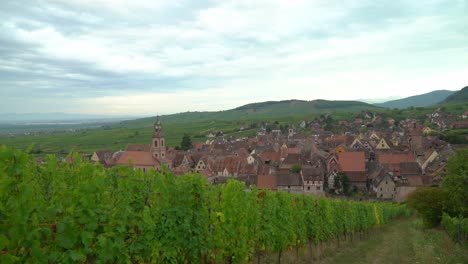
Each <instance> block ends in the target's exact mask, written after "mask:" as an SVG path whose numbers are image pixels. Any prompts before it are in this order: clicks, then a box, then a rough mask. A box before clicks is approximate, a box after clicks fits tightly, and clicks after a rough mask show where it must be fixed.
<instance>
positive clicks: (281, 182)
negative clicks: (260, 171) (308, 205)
mask: <svg viewBox="0 0 468 264" xmlns="http://www.w3.org/2000/svg"><path fill="white" fill-rule="evenodd" d="M276 185H277V186H302V178H301V175H300V174H299V173H291V172H289V171H279V172H277V174H276Z"/></svg>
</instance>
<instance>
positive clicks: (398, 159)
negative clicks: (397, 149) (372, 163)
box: [378, 153, 416, 177]
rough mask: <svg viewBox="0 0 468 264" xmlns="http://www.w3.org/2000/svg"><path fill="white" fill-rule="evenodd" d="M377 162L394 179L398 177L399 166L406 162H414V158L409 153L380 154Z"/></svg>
mask: <svg viewBox="0 0 468 264" xmlns="http://www.w3.org/2000/svg"><path fill="white" fill-rule="evenodd" d="M378 162H379V163H380V164H381V165H382V166H383V167H384V168H386V169H387V170H388V171H389V172H390V173H392V175H393V176H394V177H399V176H400V164H401V163H408V162H416V158H415V157H414V155H413V154H411V153H403V154H396V153H391V154H380V155H378Z"/></svg>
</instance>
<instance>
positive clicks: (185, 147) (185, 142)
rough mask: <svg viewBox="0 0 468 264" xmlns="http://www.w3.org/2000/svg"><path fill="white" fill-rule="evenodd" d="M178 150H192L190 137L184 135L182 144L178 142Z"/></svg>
mask: <svg viewBox="0 0 468 264" xmlns="http://www.w3.org/2000/svg"><path fill="white" fill-rule="evenodd" d="M180 148H181V149H183V150H189V149H191V148H192V139H191V138H190V135H188V134H184V136H183V137H182V142H180Z"/></svg>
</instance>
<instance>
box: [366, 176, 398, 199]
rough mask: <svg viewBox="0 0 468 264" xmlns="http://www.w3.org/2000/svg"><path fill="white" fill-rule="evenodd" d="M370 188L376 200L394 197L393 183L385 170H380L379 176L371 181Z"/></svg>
mask: <svg viewBox="0 0 468 264" xmlns="http://www.w3.org/2000/svg"><path fill="white" fill-rule="evenodd" d="M372 187H373V191H374V193H375V194H376V197H377V198H381V199H393V198H394V197H395V195H396V185H395V182H394V181H393V179H392V176H391V175H390V174H389V173H388V172H387V171H386V170H381V171H380V174H379V175H378V176H377V177H376V178H374V179H373V181H372Z"/></svg>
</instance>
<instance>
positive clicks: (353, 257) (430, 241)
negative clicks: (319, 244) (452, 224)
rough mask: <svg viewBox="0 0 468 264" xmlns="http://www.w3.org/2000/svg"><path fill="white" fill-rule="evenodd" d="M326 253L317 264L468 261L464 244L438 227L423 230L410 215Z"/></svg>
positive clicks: (467, 248)
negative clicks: (367, 237)
mask: <svg viewBox="0 0 468 264" xmlns="http://www.w3.org/2000/svg"><path fill="white" fill-rule="evenodd" d="M329 253H330V252H329ZM329 256H330V257H325V258H324V259H323V260H322V261H320V263H399V264H405V263H468V246H467V245H464V246H460V245H458V244H455V243H454V242H452V240H450V238H449V237H448V236H447V234H446V233H445V232H444V231H443V230H441V229H428V230H424V229H423V228H422V223H421V220H420V219H417V218H410V219H403V220H397V221H395V222H393V223H391V224H389V225H388V226H386V227H384V228H383V229H382V230H379V231H378V232H377V233H376V234H373V235H371V237H370V238H369V239H367V240H364V241H358V242H357V243H355V244H352V245H350V243H348V244H346V245H345V246H343V247H340V248H339V249H337V250H335V254H330V255H329Z"/></svg>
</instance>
